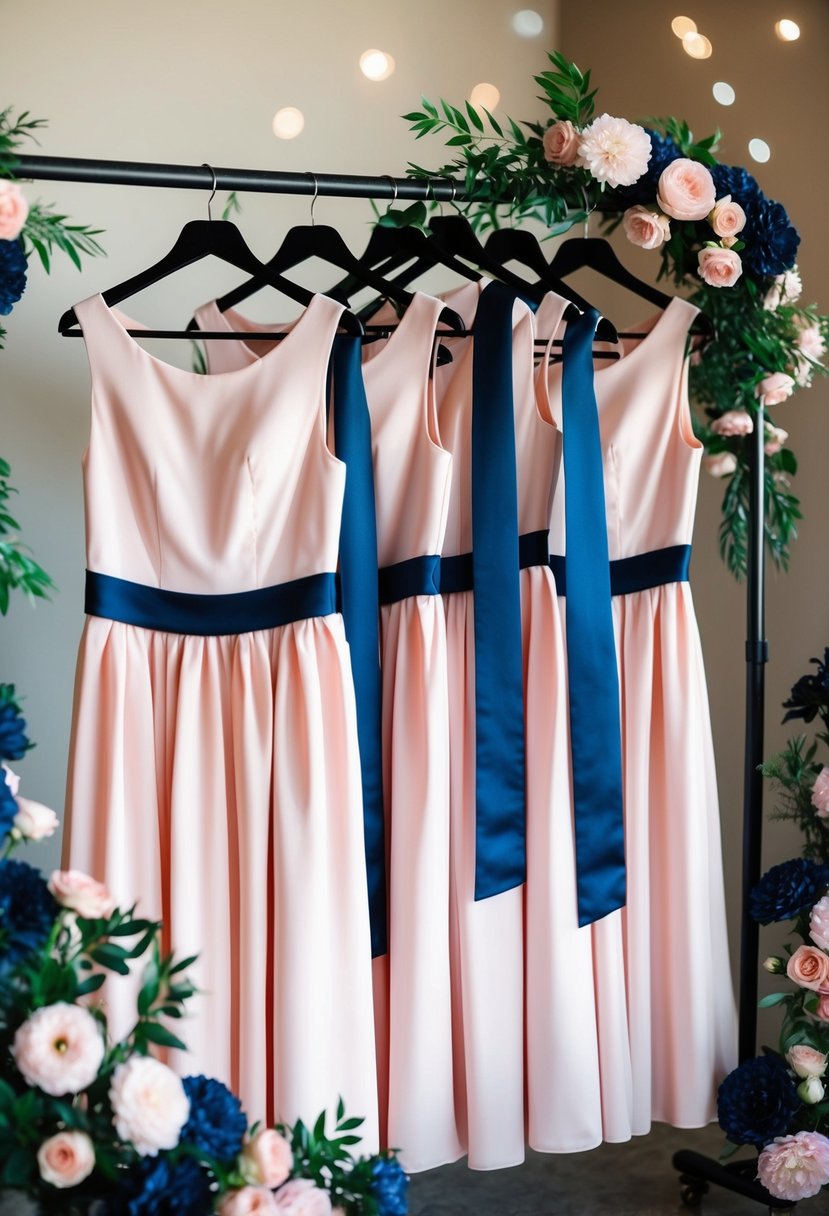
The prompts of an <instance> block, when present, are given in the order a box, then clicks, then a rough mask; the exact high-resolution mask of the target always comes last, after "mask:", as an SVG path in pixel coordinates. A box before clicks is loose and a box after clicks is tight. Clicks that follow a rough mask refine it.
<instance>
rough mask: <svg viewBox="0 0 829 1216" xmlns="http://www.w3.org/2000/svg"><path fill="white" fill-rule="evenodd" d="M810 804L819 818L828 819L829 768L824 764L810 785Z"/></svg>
mask: <svg viewBox="0 0 829 1216" xmlns="http://www.w3.org/2000/svg"><path fill="white" fill-rule="evenodd" d="M812 806H813V807H814V808H815V810H816V811H817V815H818V818H819V819H829V768H827V767H826V765H825V764H824V766H823V768H822V769H821V770H820V772H819V773H818V775H817V780H816V781H815V784H814V786H813V787H812Z"/></svg>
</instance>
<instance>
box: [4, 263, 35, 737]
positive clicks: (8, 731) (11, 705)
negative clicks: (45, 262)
mask: <svg viewBox="0 0 829 1216" xmlns="http://www.w3.org/2000/svg"><path fill="white" fill-rule="evenodd" d="M2 243H3V242H2V241H0V245H1V244H2ZM30 746H31V744H30V743H29V740H28V739H27V737H26V719H25V718H24V717H23V715H22V714H21V712H20V706H19V705H18V704H17V702H16V701H15V699H14V685H13V684H0V760H22V759H23V756H24V755H25V754H26V752H27V750H28V749H29V747H30Z"/></svg>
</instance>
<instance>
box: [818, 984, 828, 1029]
mask: <svg viewBox="0 0 829 1216" xmlns="http://www.w3.org/2000/svg"><path fill="white" fill-rule="evenodd" d="M815 1017H818V1018H820V1019H821V1020H822V1021H824V1022H829V989H827V990H826V992H821V993H820V1000H819V1001H818V1006H817V1009H816V1010H815Z"/></svg>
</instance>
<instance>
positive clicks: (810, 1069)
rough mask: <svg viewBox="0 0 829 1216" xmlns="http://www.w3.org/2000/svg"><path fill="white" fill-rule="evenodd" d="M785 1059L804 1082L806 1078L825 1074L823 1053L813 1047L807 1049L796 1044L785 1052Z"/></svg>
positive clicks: (824, 1056)
mask: <svg viewBox="0 0 829 1216" xmlns="http://www.w3.org/2000/svg"><path fill="white" fill-rule="evenodd" d="M786 1059H787V1060H788V1061H789V1066H790V1068H791V1069H792V1070H793V1071H794V1072H796V1073H797V1075H798V1076H799V1077H803V1078H804V1080H805V1079H806V1078H807V1077H822V1076H823V1075H824V1073H825V1072H826V1064H827V1057H826V1055H825V1053H824V1052H822V1051H817V1050H816V1048H814V1047H807V1046H806V1044H805V1043H798V1045H797V1046H796V1047H792V1048H790V1050H789V1051H787V1052H786Z"/></svg>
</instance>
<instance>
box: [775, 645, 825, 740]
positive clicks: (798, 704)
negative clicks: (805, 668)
mask: <svg viewBox="0 0 829 1216" xmlns="http://www.w3.org/2000/svg"><path fill="white" fill-rule="evenodd" d="M809 661H810V662H811V663H815V664H816V665H817V671H816V672H815V673H814V675H812V673H811V672H807V673H806V675H805V676H801V677H800V679H799V680H798V681H797V683H796V684H795V685H794V687H793V688H792V691H791V692H790V693H789V699H788V701H784V702H783V708H784V709H785V710H786V711H787V713H786V716H785V717H784V719H783V721H784V722H788V721H790V720H791V719H793V718H802V719H803V721H804V722H812V721H813V720H814V719H815V718H816V717H817V715H818V714H826V713H827V712H829V646H827V647H826V649H825V650H824V652H823V660H822V661H821V660H820V659H810V660H809Z"/></svg>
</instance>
